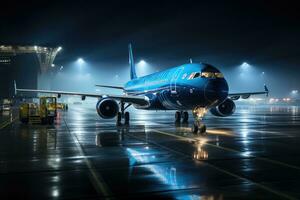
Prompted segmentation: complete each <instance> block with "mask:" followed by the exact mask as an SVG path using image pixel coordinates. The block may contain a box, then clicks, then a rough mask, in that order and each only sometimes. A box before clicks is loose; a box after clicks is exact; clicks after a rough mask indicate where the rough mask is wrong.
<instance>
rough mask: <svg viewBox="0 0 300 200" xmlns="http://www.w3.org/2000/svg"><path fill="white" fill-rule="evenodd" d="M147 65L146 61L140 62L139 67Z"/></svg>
mask: <svg viewBox="0 0 300 200" xmlns="http://www.w3.org/2000/svg"><path fill="white" fill-rule="evenodd" d="M146 64H147V63H146V61H144V60H140V62H138V65H139V66H145V65H146Z"/></svg>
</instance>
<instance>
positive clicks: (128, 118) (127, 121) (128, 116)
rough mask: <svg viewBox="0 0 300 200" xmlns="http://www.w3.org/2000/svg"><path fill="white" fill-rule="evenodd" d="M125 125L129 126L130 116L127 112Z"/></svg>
mask: <svg viewBox="0 0 300 200" xmlns="http://www.w3.org/2000/svg"><path fill="white" fill-rule="evenodd" d="M124 117H125V125H129V120H130V115H129V112H125V116H124Z"/></svg>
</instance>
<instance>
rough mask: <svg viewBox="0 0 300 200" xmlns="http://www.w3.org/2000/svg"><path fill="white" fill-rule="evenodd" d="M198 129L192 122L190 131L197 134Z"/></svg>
mask: <svg viewBox="0 0 300 200" xmlns="http://www.w3.org/2000/svg"><path fill="white" fill-rule="evenodd" d="M198 131H199V127H198V125H196V124H194V125H193V127H192V132H193V133H194V134H197V133H198Z"/></svg>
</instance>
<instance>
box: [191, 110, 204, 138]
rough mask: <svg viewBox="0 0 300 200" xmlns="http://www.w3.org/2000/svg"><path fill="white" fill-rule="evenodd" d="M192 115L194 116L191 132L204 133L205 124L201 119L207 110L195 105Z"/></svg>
mask: <svg viewBox="0 0 300 200" xmlns="http://www.w3.org/2000/svg"><path fill="white" fill-rule="evenodd" d="M192 112H193V116H194V119H195V121H194V125H193V127H192V132H193V133H194V134H198V133H200V134H205V133H206V126H205V124H203V122H202V119H203V116H204V115H205V114H206V112H207V110H206V108H204V107H196V108H194V109H193V111H192Z"/></svg>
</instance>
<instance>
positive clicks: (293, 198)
mask: <svg viewBox="0 0 300 200" xmlns="http://www.w3.org/2000/svg"><path fill="white" fill-rule="evenodd" d="M149 131H154V132H157V133H161V134H164V135H168V136H173V137H177V138H180V139H183V140H187V139H189V138H186V137H183V136H178V135H176V136H174V135H173V134H170V133H165V132H163V131H159V130H155V129H149ZM130 136H132V137H136V136H133V135H130ZM136 138H137V137H136ZM138 139H140V140H143V139H141V138H138ZM194 141H197V140H195V139H194ZM148 142H149V140H148ZM150 143H153V144H154V145H157V146H159V147H161V148H164V149H167V150H169V151H172V152H174V153H176V154H180V155H183V156H184V157H188V158H192V157H191V156H190V155H187V154H184V153H182V152H180V151H176V150H174V149H171V148H169V147H166V146H163V145H160V144H158V143H156V142H153V141H150ZM205 144H206V143H205ZM192 159H193V158H192ZM193 160H195V159H193ZM195 161H196V162H201V163H203V164H205V165H207V166H210V167H212V168H214V169H216V170H218V171H220V172H222V173H225V174H228V175H230V176H233V177H235V178H238V179H240V180H243V181H247V182H250V183H253V184H254V185H256V186H258V187H260V188H262V189H264V190H266V191H268V192H270V193H273V194H275V195H277V196H280V197H283V198H285V199H290V200H296V199H297V198H295V197H292V196H289V195H287V194H284V193H282V192H279V191H276V190H273V189H272V188H269V187H267V186H265V185H263V184H260V183H257V182H254V181H252V180H250V179H247V178H244V177H242V176H239V175H237V174H234V173H231V172H229V171H227V170H225V169H221V168H219V167H217V166H215V165H212V164H210V163H207V162H204V161H200V160H195Z"/></svg>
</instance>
